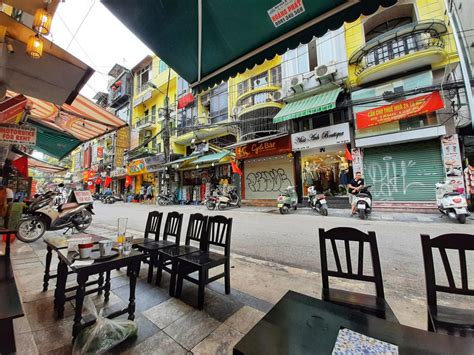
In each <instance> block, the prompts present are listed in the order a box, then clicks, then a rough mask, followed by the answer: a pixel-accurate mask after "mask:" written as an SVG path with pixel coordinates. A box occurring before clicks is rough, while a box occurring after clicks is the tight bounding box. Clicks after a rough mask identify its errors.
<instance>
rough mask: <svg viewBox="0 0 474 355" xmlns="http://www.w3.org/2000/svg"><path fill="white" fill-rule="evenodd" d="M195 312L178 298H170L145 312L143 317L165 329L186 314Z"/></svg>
mask: <svg viewBox="0 0 474 355" xmlns="http://www.w3.org/2000/svg"><path fill="white" fill-rule="evenodd" d="M191 311H193V308H192V307H190V306H188V305H187V304H186V303H184V302H181V301H180V300H178V299H176V298H170V299H169V300H167V301H164V302H163V303H160V304H159V305H157V306H154V307H152V308H150V309H148V310H146V311H144V312H143V315H144V316H145V317H147V318H148V319H149V320H150V321H152V322H153V323H155V324H156V325H157V326H158V327H159V328H161V329H164V328H166V327H167V326H168V325H170V324H171V323H173V322H174V321H176V320H178V319H179V318H181V317H182V316H184V315H185V314H187V313H189V312H191Z"/></svg>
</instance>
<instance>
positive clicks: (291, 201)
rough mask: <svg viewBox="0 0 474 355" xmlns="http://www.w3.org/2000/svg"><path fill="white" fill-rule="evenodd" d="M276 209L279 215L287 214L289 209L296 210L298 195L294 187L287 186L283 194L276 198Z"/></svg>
mask: <svg viewBox="0 0 474 355" xmlns="http://www.w3.org/2000/svg"><path fill="white" fill-rule="evenodd" d="M277 207H278V209H279V210H280V213H281V214H287V213H288V212H289V211H290V208H293V209H294V210H296V209H297V208H298V194H297V193H296V190H295V188H294V186H288V187H287V188H286V190H285V191H284V192H282V193H281V194H280V195H279V196H278V197H277Z"/></svg>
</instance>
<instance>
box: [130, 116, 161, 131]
mask: <svg viewBox="0 0 474 355" xmlns="http://www.w3.org/2000/svg"><path fill="white" fill-rule="evenodd" d="M155 123H156V117H155V115H148V116H145V117H142V118H139V119H138V121H137V122H135V123H134V125H133V127H134V128H137V129H140V128H145V127H148V126H151V125H152V124H155Z"/></svg>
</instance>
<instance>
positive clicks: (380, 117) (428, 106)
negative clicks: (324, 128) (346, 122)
mask: <svg viewBox="0 0 474 355" xmlns="http://www.w3.org/2000/svg"><path fill="white" fill-rule="evenodd" d="M442 108H444V102H443V99H442V98H441V95H440V94H439V92H438V91H435V92H432V93H431V94H428V95H421V96H418V97H415V98H412V99H408V100H403V101H400V102H397V103H394V104H391V105H385V106H381V107H377V108H373V109H370V110H367V111H362V112H357V114H356V126H357V129H363V128H370V127H374V126H378V125H381V124H384V123H389V122H393V121H398V120H402V119H406V118H410V117H414V116H418V115H423V114H426V113H429V112H433V111H436V110H439V109H442Z"/></svg>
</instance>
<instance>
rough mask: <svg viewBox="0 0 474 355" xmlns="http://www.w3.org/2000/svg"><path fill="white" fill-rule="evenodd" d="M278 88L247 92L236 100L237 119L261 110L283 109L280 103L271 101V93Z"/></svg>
mask: <svg viewBox="0 0 474 355" xmlns="http://www.w3.org/2000/svg"><path fill="white" fill-rule="evenodd" d="M280 89H281V87H280V86H265V87H260V88H257V89H252V90H249V91H247V92H245V93H243V94H242V95H240V96H239V97H238V98H237V105H236V111H235V113H236V114H237V118H239V119H240V118H242V116H243V117H245V116H246V115H248V114H250V113H255V111H259V110H262V109H268V108H272V107H273V108H277V109H280V108H282V107H283V105H282V103H280V102H276V101H273V97H272V93H274V92H275V91H278V90H280Z"/></svg>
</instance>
